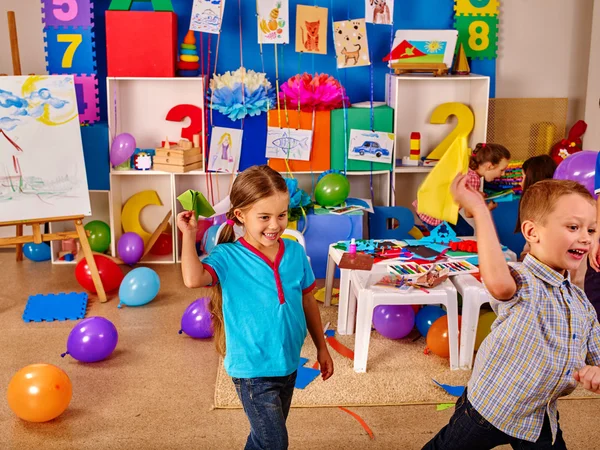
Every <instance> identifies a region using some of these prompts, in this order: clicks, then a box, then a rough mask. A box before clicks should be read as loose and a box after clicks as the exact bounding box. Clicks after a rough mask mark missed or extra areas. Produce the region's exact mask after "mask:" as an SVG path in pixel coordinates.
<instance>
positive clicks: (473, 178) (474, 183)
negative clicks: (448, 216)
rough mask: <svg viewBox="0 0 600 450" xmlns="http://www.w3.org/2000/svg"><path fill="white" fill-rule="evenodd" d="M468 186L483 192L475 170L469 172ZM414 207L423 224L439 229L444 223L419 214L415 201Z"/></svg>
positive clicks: (479, 178)
mask: <svg viewBox="0 0 600 450" xmlns="http://www.w3.org/2000/svg"><path fill="white" fill-rule="evenodd" d="M467 186H470V187H472V188H473V189H475V190H476V191H481V177H480V176H479V175H478V174H477V172H475V171H474V170H471V169H469V171H468V172H467ZM412 205H413V207H414V208H415V211H417V216H419V219H421V221H422V222H423V223H426V224H427V225H431V226H434V227H437V226H438V225H439V224H440V223H442V221H441V220H438V219H434V218H433V217H431V216H428V215H426V214H419V213H418V211H419V208H418V203H417V200H415V201H414V202H413V204H412Z"/></svg>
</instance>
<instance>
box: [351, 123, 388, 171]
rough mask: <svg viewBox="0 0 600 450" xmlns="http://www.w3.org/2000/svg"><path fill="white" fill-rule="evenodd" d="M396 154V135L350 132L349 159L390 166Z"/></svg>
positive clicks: (380, 132)
mask: <svg viewBox="0 0 600 450" xmlns="http://www.w3.org/2000/svg"><path fill="white" fill-rule="evenodd" d="M393 153H394V134H393V133H386V132H384V131H370V130H350V143H349V145H348V159H356V160H359V161H370V162H378V163H386V164H389V163H391V162H392V154H393Z"/></svg>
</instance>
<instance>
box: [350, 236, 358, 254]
mask: <svg viewBox="0 0 600 450" xmlns="http://www.w3.org/2000/svg"><path fill="white" fill-rule="evenodd" d="M348 253H350V254H351V255H356V239H354V238H352V239H351V240H350V246H349V247H348Z"/></svg>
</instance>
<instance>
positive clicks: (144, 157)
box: [132, 149, 155, 170]
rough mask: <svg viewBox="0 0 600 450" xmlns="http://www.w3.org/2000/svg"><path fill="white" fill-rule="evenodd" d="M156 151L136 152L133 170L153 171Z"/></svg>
mask: <svg viewBox="0 0 600 450" xmlns="http://www.w3.org/2000/svg"><path fill="white" fill-rule="evenodd" d="M154 154H155V153H154V149H150V150H136V151H135V153H134V154H133V157H132V159H133V168H134V169H135V170H150V169H152V158H153V157H154Z"/></svg>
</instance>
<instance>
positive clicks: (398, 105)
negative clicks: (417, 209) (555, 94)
mask: <svg viewBox="0 0 600 450" xmlns="http://www.w3.org/2000/svg"><path fill="white" fill-rule="evenodd" d="M385 86H386V102H387V104H388V105H389V106H391V107H392V108H393V109H394V134H395V139H396V141H395V147H394V148H395V154H396V158H397V159H402V157H403V156H409V155H410V134H411V133H412V132H413V131H418V132H420V133H421V155H422V156H425V155H427V154H429V153H430V152H431V151H432V150H433V149H434V148H435V147H436V146H437V145H438V144H439V143H440V142H441V141H442V140H443V139H444V138H445V137H446V136H447V135H448V134H449V133H450V132H451V131H452V130H453V129H454V128H455V127H456V123H457V120H456V117H450V118H449V119H448V121H447V122H446V123H445V124H432V123H430V119H431V114H432V112H433V110H434V109H435V108H436V107H437V106H439V105H441V104H442V103H448V102H459V103H464V104H465V105H467V106H469V107H470V108H471V110H472V111H473V115H474V116H475V125H474V128H473V131H472V132H471V135H470V136H469V146H470V147H471V148H473V147H474V146H475V145H476V144H477V143H479V142H485V141H486V136H487V119H488V103H489V92H490V79H489V77H487V76H482V75H475V74H471V75H468V76H442V77H434V76H431V75H416V74H408V75H392V74H387V75H386V83H385ZM432 169H433V168H432V167H423V166H398V167H396V169H395V170H394V177H395V179H394V191H393V192H392V204H395V205H398V206H406V207H408V208H411V209H412V202H413V201H414V200H415V199H416V198H417V197H416V195H417V191H418V189H419V186H420V185H421V183H422V182H423V180H424V179H425V177H426V175H427V174H428V173H429V172H430V171H431V170H432Z"/></svg>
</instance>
